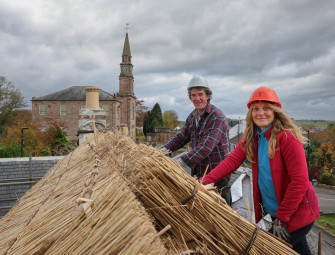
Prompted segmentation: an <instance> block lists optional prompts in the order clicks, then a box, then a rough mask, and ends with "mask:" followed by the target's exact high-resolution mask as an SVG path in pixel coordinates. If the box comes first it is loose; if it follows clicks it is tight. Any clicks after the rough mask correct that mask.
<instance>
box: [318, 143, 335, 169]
mask: <svg viewBox="0 0 335 255" xmlns="http://www.w3.org/2000/svg"><path fill="white" fill-rule="evenodd" d="M315 156H316V161H317V164H318V167H320V168H323V169H324V170H327V171H329V170H330V169H332V168H333V167H334V164H335V152H334V145H333V144H331V143H323V144H321V146H320V148H319V149H318V150H317V151H316V153H315Z"/></svg>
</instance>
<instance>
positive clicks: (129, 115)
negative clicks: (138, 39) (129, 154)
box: [117, 33, 136, 140]
mask: <svg viewBox="0 0 335 255" xmlns="http://www.w3.org/2000/svg"><path fill="white" fill-rule="evenodd" d="M120 69H121V72H120V76H119V93H118V95H117V98H118V100H120V101H121V121H120V122H121V126H124V127H127V128H128V132H129V136H130V138H132V139H133V140H136V131H135V127H136V97H135V95H134V76H133V64H132V63H131V53H130V46H129V38H128V33H126V38H125V40H124V46H123V53H122V63H121V64H120Z"/></svg>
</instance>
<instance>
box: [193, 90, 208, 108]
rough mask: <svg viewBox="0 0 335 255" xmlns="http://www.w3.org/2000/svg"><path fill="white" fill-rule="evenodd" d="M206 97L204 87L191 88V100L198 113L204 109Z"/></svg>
mask: <svg viewBox="0 0 335 255" xmlns="http://www.w3.org/2000/svg"><path fill="white" fill-rule="evenodd" d="M208 99H209V96H207V95H206V92H205V90H204V89H196V88H194V89H191V101H192V103H193V105H194V107H195V109H197V111H198V113H199V114H201V113H202V112H203V111H204V110H205V108H206V105H207V100H208Z"/></svg>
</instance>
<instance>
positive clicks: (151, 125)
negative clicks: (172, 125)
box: [143, 103, 163, 136]
mask: <svg viewBox="0 0 335 255" xmlns="http://www.w3.org/2000/svg"><path fill="white" fill-rule="evenodd" d="M162 126H163V117H162V110H161V107H160V106H159V104H158V103H156V104H155V105H154V107H153V108H152V110H151V111H148V112H147V113H146V115H145V120H144V125H143V133H144V135H145V136H147V133H154V132H155V128H157V127H162Z"/></svg>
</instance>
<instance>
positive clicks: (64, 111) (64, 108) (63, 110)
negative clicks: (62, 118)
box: [60, 104, 67, 115]
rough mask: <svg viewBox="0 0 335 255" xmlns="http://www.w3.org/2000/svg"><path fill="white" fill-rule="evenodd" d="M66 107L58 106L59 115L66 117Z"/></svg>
mask: <svg viewBox="0 0 335 255" xmlns="http://www.w3.org/2000/svg"><path fill="white" fill-rule="evenodd" d="M66 112H67V106H66V105H65V104H61V105H60V115H66Z"/></svg>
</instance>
